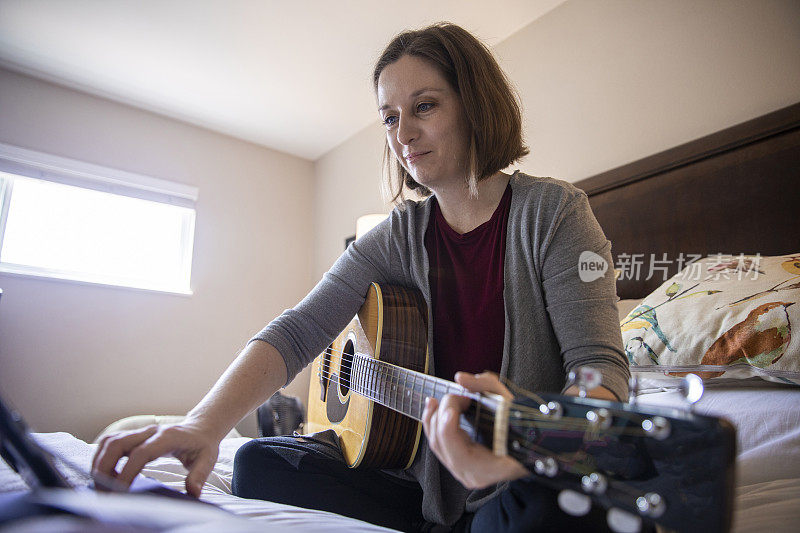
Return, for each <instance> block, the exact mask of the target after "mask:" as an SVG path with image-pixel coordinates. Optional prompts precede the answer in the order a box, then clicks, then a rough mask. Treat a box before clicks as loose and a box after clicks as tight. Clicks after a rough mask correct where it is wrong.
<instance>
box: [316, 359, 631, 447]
mask: <svg viewBox="0 0 800 533" xmlns="http://www.w3.org/2000/svg"><path fill="white" fill-rule="evenodd" d="M322 374H323V373H322V372H321V371H318V372H317V376H318V377H322ZM326 379H327V380H328V381H330V382H331V383H334V384H336V385H340V384H344V385H345V386H348V385H347V383H345V382H344V381H343V380H341V379H339V375H338V374H336V373H330V375H328V376H326ZM349 381H350V385H349V386H348V388H350V389H353V390H354V391H355V392H356V393H357V394H361V395H362V396H365V397H367V398H368V399H370V400H373V401H376V402H377V403H380V404H382V405H384V402H385V403H391V402H390V400H391V398H388V399H385V397H386V396H387V394H388V395H391V394H393V393H396V392H397V391H389V390H386V391H380V390H378V389H373V388H370V387H369V386H365V385H363V384H360V385H357V386H353V384H352V383H353V381H352V380H349ZM392 384H394V385H399V384H400V383H399V382H397V383H392ZM423 387H424V385H423ZM359 389H360V390H359ZM406 392H407V394H406V395H405V396H401V397H399V398H398V397H397V394H394V396H395V397H394V400H395V403H399V404H400V408H401V410H402V407H403V405H404V404H405V403H406V401H408V403H409V404H411V405H410V406H409V409H413V408H414V406H416V409H417V411H419V413H420V414H419V415H414V414H411V413H404V414H406V415H408V416H411V417H412V418H414V419H416V420H421V418H422V412H423V409H424V405H423V403H422V400H424V399H425V398H426V397H429V395H428V394H426V391H425V390H424V389H423V390H422V391H417V390H416V389H412V388H408V389H407V391H406ZM472 394H474V395H476V396H479V395H478V394H477V393H472ZM472 399H473V400H477V398H475V397H472ZM387 407H389V406H387ZM389 408H391V407H389ZM514 410H517V409H516V406H515V407H514ZM532 412H533V413H536V414H537V416H535V417H531V418H527V417H525V416H522V415H521V414H520V415H515V416H514V418H513V421H514V422H515V425H517V426H521V427H526V428H536V429H542V430H545V429H557V430H559V431H561V432H565V431H578V432H581V433H583V434H584V435H591V434H592V431H593V430H597V429H598V428H597V427H596V426H593V425H592V424H591V423H590V422H589V421H588V420H586V419H585V418H577V417H562V418H559V419H552V418H549V417H546V416H545V415H542V414H541V412H539V411H538V410H532ZM478 416H479V417H480V419H479V421H480V422H487V423H491V422H493V420H494V416H493V415H492V414H491V413H486V412H485V411H480V412H479V414H478ZM603 434H606V435H615V436H616V435H635V436H646V435H647V433H646V432H645V431H644V430H643V429H639V428H630V427H619V426H612V427H610V428H607V429H605V430H603ZM591 442H598V439H593V440H592V441H591Z"/></svg>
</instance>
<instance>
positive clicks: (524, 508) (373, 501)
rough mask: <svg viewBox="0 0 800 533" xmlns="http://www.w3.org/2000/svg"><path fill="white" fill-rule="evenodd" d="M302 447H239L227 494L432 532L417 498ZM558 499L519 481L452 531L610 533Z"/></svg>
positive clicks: (376, 473) (596, 514)
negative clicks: (564, 508)
mask: <svg viewBox="0 0 800 533" xmlns="http://www.w3.org/2000/svg"><path fill="white" fill-rule="evenodd" d="M303 444H304V443H303V440H302V439H297V438H292V437H268V438H263V439H256V440H252V441H250V442H248V443H247V444H245V445H244V446H242V447H241V448H240V449H239V451H238V452H237V453H236V459H235V461H234V464H233V484H232V489H233V493H234V494H235V495H237V496H241V497H242V498H256V499H260V500H268V501H272V502H277V503H284V504H288V505H295V506H298V507H305V508H308V509H319V510H322V511H331V512H334V513H337V514H341V515H345V516H349V517H352V518H357V519H359V520H364V521H365V522H370V523H373V524H378V525H381V526H385V527H390V528H393V529H399V530H401V531H420V530H426V529H430V528H431V527H432V524H426V523H425V521H424V519H423V518H422V490H421V489H420V487H419V485H418V484H417V483H412V482H406V481H403V480H400V479H397V478H395V477H394V476H390V475H388V474H384V473H382V472H381V471H380V470H371V469H351V468H348V467H347V466H346V465H345V464H344V462H342V460H341V454H340V452H339V450H338V448H336V449H334V448H333V447H331V449H330V450H329V451H319V450H317V449H310V448H308V447H307V446H304V445H303ZM556 498H557V493H556V492H555V491H553V490H551V489H548V488H546V487H543V486H541V485H539V484H537V483H536V482H535V481H533V480H530V479H525V480H517V481H513V482H511V483H510V484H509V486H508V488H507V489H506V490H504V491H503V492H501V493H500V494H499V495H498V496H497V497H496V498H493V499H492V500H490V501H489V502H487V503H486V504H484V505H483V506H482V507H481V508H480V509H478V511H477V512H476V513H474V514H466V515H464V516H463V517H462V518H461V519H460V520H459V521H458V523H456V524H455V526H454V527H453V530H454V531H460V532H467V531H472V532H480V533H483V532H486V533H489V532H492V533H493V532H496V531H505V532H509V533H511V532H533V531H561V532H576V531H610V530H609V529H608V527H607V526H606V521H605V513H604V511H602V510H601V509H598V508H593V509H592V511H590V513H589V514H588V515H587V516H583V517H578V518H576V517H572V516H570V515H568V514H566V513H564V512H563V511H561V509H560V508H559V507H558V503H557V501H556Z"/></svg>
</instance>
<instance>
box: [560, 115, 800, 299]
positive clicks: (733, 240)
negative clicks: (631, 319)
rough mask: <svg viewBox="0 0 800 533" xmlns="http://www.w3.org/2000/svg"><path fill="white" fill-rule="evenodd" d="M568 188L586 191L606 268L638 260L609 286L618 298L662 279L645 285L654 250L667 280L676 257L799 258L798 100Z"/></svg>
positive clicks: (651, 287)
mask: <svg viewBox="0 0 800 533" xmlns="http://www.w3.org/2000/svg"><path fill="white" fill-rule="evenodd" d="M575 185H576V186H578V187H580V188H582V189H583V190H585V191H586V193H587V194H588V195H589V203H590V204H591V206H592V209H593V210H594V214H595V216H596V217H597V220H598V221H599V222H600V225H601V226H602V228H603V230H604V231H605V234H606V236H607V237H608V239H609V240H611V242H612V253H613V255H614V262H615V264H616V265H618V266H619V265H620V261H619V259H622V261H621V264H628V265H631V264H633V261H631V258H632V257H633V254H643V255H641V256H640V257H639V258H640V259H643V260H644V261H643V262H644V265H643V267H642V273H641V275H640V276H639V278H638V279H620V280H618V281H617V293H618V294H619V296H620V298H642V297H644V296H646V295H647V294H649V293H650V292H652V291H653V290H654V289H656V288H657V287H658V286H659V285H660V284H661V283H662V282H663V281H664V276H663V274H662V273H661V272H656V275H654V276H653V278H652V279H650V280H645V279H644V278H645V277H646V276H647V274H648V265H649V263H650V262H651V258H655V259H658V260H661V259H663V258H664V257H663V254H666V258H667V262H665V263H659V265H668V266H669V268H670V270H669V275H670V276H671V275H673V274H675V273H676V272H677V270H678V261H677V259H678V257H679V255H680V254H681V253H683V254H684V256H685V257H688V254H702V255H703V256H706V255H714V254H717V253H723V254H734V255H736V254H739V253H744V254H757V253H759V254H761V255H762V256H767V255H782V254H788V253H796V252H800V103H798V104H795V105H792V106H789V107H786V108H784V109H781V110H778V111H775V112H773V113H769V114H767V115H764V116H762V117H759V118H756V119H753V120H750V121H748V122H744V123H742V124H738V125H736V126H733V127H731V128H727V129H725V130H722V131H720V132H717V133H713V134H711V135H708V136H706V137H702V138H700V139H697V140H694V141H691V142H688V143H686V144H682V145H680V146H677V147H675V148H672V149H670V150H666V151H664V152H661V153H658V154H655V155H652V156H649V157H646V158H644V159H640V160H638V161H635V162H633V163H630V164H627V165H624V166H621V167H619V168H615V169H613V170H609V171H607V172H603V173H602V174H598V175H596V176H592V177H590V178H587V179H585V180H582V181H579V182H577V183H575ZM620 254H627V255H623V257H622V258H620ZM651 254H654V255H651ZM629 274H630V270H629ZM626 277H627V276H626Z"/></svg>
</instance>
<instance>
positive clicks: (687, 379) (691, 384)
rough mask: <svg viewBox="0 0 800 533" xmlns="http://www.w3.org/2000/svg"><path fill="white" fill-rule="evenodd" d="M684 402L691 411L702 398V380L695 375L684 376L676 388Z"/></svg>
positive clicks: (703, 388)
mask: <svg viewBox="0 0 800 533" xmlns="http://www.w3.org/2000/svg"><path fill="white" fill-rule="evenodd" d="M678 390H680V392H681V396H683V399H684V401H686V404H687V406H688V407H689V409H690V410H691V409H692V408H693V407H694V404H696V403H697V402H698V401H699V400H700V398H702V397H703V392H704V391H705V387H704V386H703V379H702V378H701V377H700V376H698V375H697V374H686V376H684V378H683V379H682V380H681V384H680V385H679V386H678Z"/></svg>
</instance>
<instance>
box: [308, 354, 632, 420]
mask: <svg viewBox="0 0 800 533" xmlns="http://www.w3.org/2000/svg"><path fill="white" fill-rule="evenodd" d="M348 355H349V354H348ZM358 360H359V361H363V362H365V363H373V362H374V363H376V364H382V365H385V366H390V367H396V365H391V364H390V363H385V362H383V361H376V360H375V359H371V358H367V357H364V356H360V357H359V358H358ZM396 368H398V369H401V370H405V369H403V368H402V367H396ZM364 372H366V373H367V374H368V373H369V372H371V369H367V368H364ZM378 372H380V370H378ZM325 373H326V374H331V375H326V376H325V378H326V379H329V380H330V379H331V376H333V375H336V374H333V373H330V372H325ZM322 374H323V372H322V369H321V368H320V371H318V372H317V375H318V377H322ZM420 376H421V378H422V379H426V380H427V379H435V380H437V381H441V382H443V384H445V385H446V386H447V387H449V388H457V389H461V390H457V391H455V392H456V393H461V394H462V395H464V394H465V393H468V391H466V389H463V387H461V386H460V385H457V384H454V383H451V382H447V381H446V380H440V379H439V378H435V377H432V376H428V375H422V374H420ZM370 377H372V376H370V375H367V376H362V378H367V379H368V378H370ZM387 377H388V376H387ZM397 377H399V376H392V380H393V381H392V382H391V384H392V385H400V381H399V380H398V381H395V379H396V378H397ZM412 379H415V378H413V377H412ZM350 381H351V382H353V383H354V382H355V381H354V380H352V379H351V380H350ZM404 381H405V383H408V380H407V378H404ZM336 383H337V384H340V383H342V381H340V380H336ZM345 385H346V383H345ZM421 385H422V387H421V388H422V390H421V391H419V392H418V391H417V390H416V388H415V387H414V388H408V391H407V395H406V396H405V397H402V398H397V395H396V394H395V400H396V401H399V402H400V403H401V407H402V404H404V403H405V401H406V400H408V401H409V402H410V403H412V406H410V407H413V403H414V402H417V404H418V409H417V410H418V411H419V412H420V413H421V412H422V405H421V403H420V400H422V399H424V397H426V396H428V395H427V394H426V391H425V387H426V385H425V384H424V383H422V384H421ZM436 386H437V385H436V384H435V383H434V387H436ZM361 388H363V389H364V392H367V393H373V394H375V398H374V399H375V400H376V401H379V403H380V400H381V399H383V397H384V396H385V394H384V392H388V393H390V394H391V393H392V391H378V390H377V389H370V388H369V387H368V386H364V385H361ZM356 392H358V391H356ZM394 392H397V391H394ZM434 392H436V391H435V390H434ZM469 394H470V396H468V397H470V398H472V399H473V400H478V399H479V398H483V399H485V397H481V396H480V395H479V394H477V393H469ZM385 401H388V400H385ZM484 403H486V402H484ZM513 409H514V411H515V413H514V420H519V421H521V422H522V423H523V425H525V424H526V423H528V424H530V422H533V423H534V424H533V425H535V426H537V427H543V426H546V425H553V426H555V427H558V428H564V429H578V430H587V431H590V430H591V429H592V428H593V427H594V426H592V424H591V423H590V422H589V421H587V420H585V419H583V418H577V417H576V418H569V417H568V418H563V417H562V418H560V419H557V420H556V419H553V418H551V417H548V416H547V415H544V414H542V413H541V412H540V411H539V410H538V409H534V408H528V407H526V406H520V405H517V404H515V405H514V406H513ZM524 411H527V412H528V413H529V414H531V415H532V416H524V414H523V412H524ZM628 415H630V414H629V413H624V416H620V415H619V414H618V418H622V419H625V418H628V421H631V420H630V416H628ZM487 416H488V417H490V416H491V415H490V414H487ZM537 422H538V423H537ZM570 425H571V426H572V427H568V428H567V427H566V426H570ZM606 432H607V433H608V432H611V431H608V430H607V431H606ZM613 433H615V434H634V435H646V433H645V432H644V430H641V429H636V430H633V429H631V428H627V427H626V428H619V427H618V426H617V427H616V429H615V430H614V431H613Z"/></svg>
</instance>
